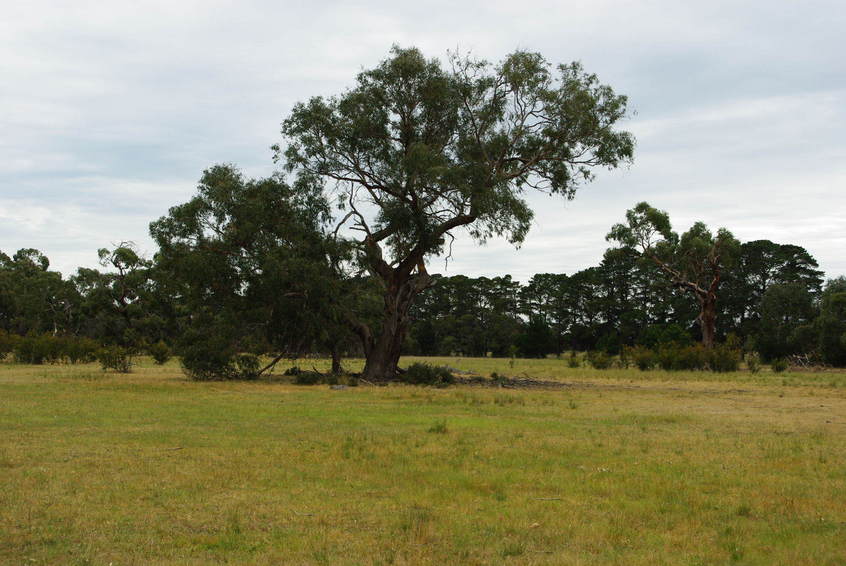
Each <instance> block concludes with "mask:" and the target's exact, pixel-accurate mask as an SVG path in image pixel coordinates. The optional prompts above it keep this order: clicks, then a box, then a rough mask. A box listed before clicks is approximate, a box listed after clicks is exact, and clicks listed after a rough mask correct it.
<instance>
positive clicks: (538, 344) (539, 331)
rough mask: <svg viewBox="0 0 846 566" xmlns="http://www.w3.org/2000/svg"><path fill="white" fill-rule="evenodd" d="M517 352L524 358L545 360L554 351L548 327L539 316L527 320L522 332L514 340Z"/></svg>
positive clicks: (553, 342)
mask: <svg viewBox="0 0 846 566" xmlns="http://www.w3.org/2000/svg"><path fill="white" fill-rule="evenodd" d="M516 346H517V352H518V353H519V354H520V356H521V357H524V358H545V357H546V356H547V354H549V353H550V352H552V351H553V350H554V349H555V340H554V337H553V335H552V331H551V329H550V327H549V325H548V324H547V323H546V321H545V320H543V319H542V318H541V317H539V316H535V317H532V318H530V319H529V322H528V323H527V324H526V325H525V327H524V329H523V332H522V333H520V334H519V335H518V336H517V338H516Z"/></svg>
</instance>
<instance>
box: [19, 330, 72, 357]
mask: <svg viewBox="0 0 846 566" xmlns="http://www.w3.org/2000/svg"><path fill="white" fill-rule="evenodd" d="M14 348H15V349H14V352H15V360H17V361H18V362H20V363H24V364H43V363H58V362H60V361H61V360H62V357H63V344H62V341H61V339H59V338H57V337H55V336H53V335H51V334H27V335H26V336H20V337H18V338H17V340H15V346H14Z"/></svg>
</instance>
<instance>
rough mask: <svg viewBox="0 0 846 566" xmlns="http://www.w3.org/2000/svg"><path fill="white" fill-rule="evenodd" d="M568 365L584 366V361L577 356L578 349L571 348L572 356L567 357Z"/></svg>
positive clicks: (572, 366)
mask: <svg viewBox="0 0 846 566" xmlns="http://www.w3.org/2000/svg"><path fill="white" fill-rule="evenodd" d="M567 367H571V368H578V367H582V362H580V361H579V358H577V357H576V351H575V350H570V356H569V357H568V358H567Z"/></svg>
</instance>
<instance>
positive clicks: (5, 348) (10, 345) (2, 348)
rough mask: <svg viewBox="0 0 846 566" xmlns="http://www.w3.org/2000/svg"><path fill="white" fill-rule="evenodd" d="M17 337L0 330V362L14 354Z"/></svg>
mask: <svg viewBox="0 0 846 566" xmlns="http://www.w3.org/2000/svg"><path fill="white" fill-rule="evenodd" d="M17 340H18V336H17V335H15V334H9V333H8V332H6V331H5V330H2V329H0V360H2V359H5V358H6V356H8V355H9V354H11V353H12V352H14V350H15V345H16V343H17Z"/></svg>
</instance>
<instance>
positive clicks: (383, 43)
mask: <svg viewBox="0 0 846 566" xmlns="http://www.w3.org/2000/svg"><path fill="white" fill-rule="evenodd" d="M404 4H406V3H402V2H395V1H394V2H358V3H353V2H337V3H335V2H319V1H312V2H285V1H279V0H277V1H274V2H249V1H239V2H211V1H208V0H206V1H203V2H188V1H182V0H169V1H167V2H139V1H134V2H126V3H124V2H85V1H80V0H75V1H73V2H38V1H29V2H9V3H6V4H5V5H4V9H3V11H4V13H3V18H2V19H0V250H2V251H4V252H6V253H9V254H11V253H12V252H14V251H15V250H17V249H18V248H21V247H35V248H38V249H40V250H42V251H44V252H45V253H46V254H47V255H48V257H49V258H50V260H51V263H52V267H53V268H55V269H59V270H61V271H63V272H64V273H66V274H69V273H72V272H73V271H75V269H76V267H77V266H79V265H85V266H95V265H96V260H97V255H96V250H97V248H100V247H104V246H110V245H111V244H113V243H115V242H118V241H121V240H133V241H136V242H137V243H138V244H139V246H140V248H141V249H142V250H144V251H146V252H147V253H148V254H152V252H154V251H155V249H154V247H153V244H152V242H151V240H150V239H149V236H148V234H147V226H148V224H149V222H150V221H151V220H154V219H156V218H158V217H159V216H161V215H163V214H165V213H166V212H167V209H168V207H170V206H172V205H174V204H178V203H181V202H184V201H185V200H187V199H188V198H189V197H190V196H191V195H192V194H193V192H194V190H195V186H196V182H197V179H199V177H200V174H201V172H202V171H203V169H205V168H207V167H209V166H210V165H212V164H214V163H218V162H232V163H236V164H237V165H239V166H240V167H241V168H243V170H244V171H245V172H246V173H247V174H248V175H250V176H262V175H267V174H268V173H270V172H272V170H273V164H272V161H271V151H270V149H269V147H270V145H272V144H273V143H276V142H278V141H279V140H280V135H279V124H280V122H281V121H282V119H283V117H284V116H285V115H286V114H287V113H288V112H289V111H290V109H291V107H292V105H293V104H294V103H295V102H297V101H300V100H305V99H306V98H308V97H310V96H313V95H317V94H326V95H331V94H334V93H337V92H339V91H341V90H342V89H343V88H345V87H347V86H350V85H351V84H352V83H353V80H354V76H355V74H356V73H357V72H358V71H359V70H361V69H362V68H368V67H371V66H373V65H374V64H376V63H377V62H378V61H380V60H381V59H383V58H385V57H386V55H387V53H388V50H389V48H390V46H391V45H392V44H394V43H397V44H400V45H402V46H411V45H415V46H418V47H420V48H421V49H422V50H423V51H424V53H425V54H426V55H427V56H439V57H440V56H443V55H445V53H446V51H447V50H449V49H453V50H454V49H456V48H459V49H461V50H472V52H473V53H474V54H476V55H478V56H480V57H484V58H487V59H490V60H494V61H495V60H499V59H500V58H501V57H502V56H503V55H505V54H506V53H508V52H510V51H513V50H514V49H515V48H522V49H529V50H533V51H540V52H541V53H542V54H543V55H544V56H545V57H546V58H547V59H548V60H550V61H551V62H553V63H558V62H569V61H573V60H579V61H581V62H582V63H583V64H584V66H585V68H586V70H588V71H590V72H594V73H597V74H598V75H599V77H600V79H601V80H602V81H603V82H605V83H607V84H610V85H611V86H613V87H614V88H615V90H616V91H617V92H619V93H623V94H626V95H628V96H629V100H630V107H631V108H632V110H634V111H635V113H634V114H633V116H632V117H631V118H630V119H629V120H628V121H627V122H626V124H625V127H626V128H627V129H629V130H630V131H632V132H633V133H634V134H635V136H636V137H637V140H638V145H637V150H636V155H635V161H634V164H633V165H632V166H631V167H630V168H628V169H626V170H618V171H614V172H606V171H601V172H599V175H598V179H597V181H596V182H594V183H593V184H591V185H588V186H587V187H585V188H584V189H582V190H581V191H580V192H579V193H578V194H577V196H576V199H575V200H574V201H571V202H566V201H563V200H561V199H556V198H550V197H546V196H541V195H537V196H536V197H533V198H532V199H531V200H532V203H533V204H534V205H535V210H536V218H535V225H534V226H533V229H532V231H531V233H530V235H529V237H528V239H527V241H526V243H525V244H524V246H523V247H522V249H520V250H514V249H513V247H510V246H509V245H508V244H506V243H504V242H491V243H489V244H488V245H487V246H484V247H476V246H474V245H473V244H471V243H470V242H460V243H459V244H457V245H456V247H455V250H454V261H452V262H450V264H449V270H448V273H450V274H456V273H464V274H468V275H473V276H476V275H487V276H494V275H500V274H505V273H511V274H512V275H514V276H515V277H516V278H517V279H521V280H526V279H528V277H530V276H531V275H532V274H534V273H537V272H566V273H571V272H573V271H576V270H579V269H582V268H585V267H589V266H591V265H596V264H597V263H598V262H599V261H600V259H601V257H602V253H603V251H604V250H605V249H606V247H607V244H606V242H605V240H604V237H605V234H606V233H607V232H608V229H609V227H610V226H611V225H612V224H613V223H615V222H618V221H620V220H621V219H622V218H623V215H624V213H625V211H626V209H627V208H630V207H632V206H633V205H634V204H635V203H637V202H639V201H642V200H646V201H648V202H650V203H651V204H652V205H653V206H656V207H658V208H661V209H664V210H666V211H668V212H669V213H670V218H671V219H672V221H673V225H674V228H676V229H677V230H685V229H687V228H688V227H689V226H690V224H691V223H692V222H694V221H695V220H703V221H705V222H706V223H707V224H708V225H709V226H711V227H712V228H717V227H721V226H724V227H726V228H729V229H730V230H731V231H733V232H734V234H735V235H736V236H737V237H738V238H739V239H741V240H742V241H746V240H753V239H770V240H773V241H776V242H780V243H794V244H798V245H801V246H804V247H805V248H807V249H808V251H810V252H811V254H812V255H814V256H815V257H816V258H817V260H818V261H819V263H820V266H821V267H822V268H823V269H824V270H825V271H826V273H827V275H828V276H836V275H842V274H846V192H844V188H845V187H846V135H844V133H843V132H844V127H846V58H844V53H846V39H844V34H846V32H844V30H846V6H844V3H843V0H834V1H831V2H824V1H804V2H786V1H785V2H778V1H772V0H770V1H744V2H714V1H711V2H679V1H678V0H674V1H666V2H660V1H648V0H640V1H636V2H601V1H593V2H563V1H557V2H539V1H531V0H522V1H520V2H513V1H512V2H496V1H491V0H486V1H484V2H415V3H407V4H408V5H407V6H406V5H404ZM442 269H443V263H441V262H439V261H438V262H436V263H435V264H434V265H433V266H432V269H430V271H442Z"/></svg>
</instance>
